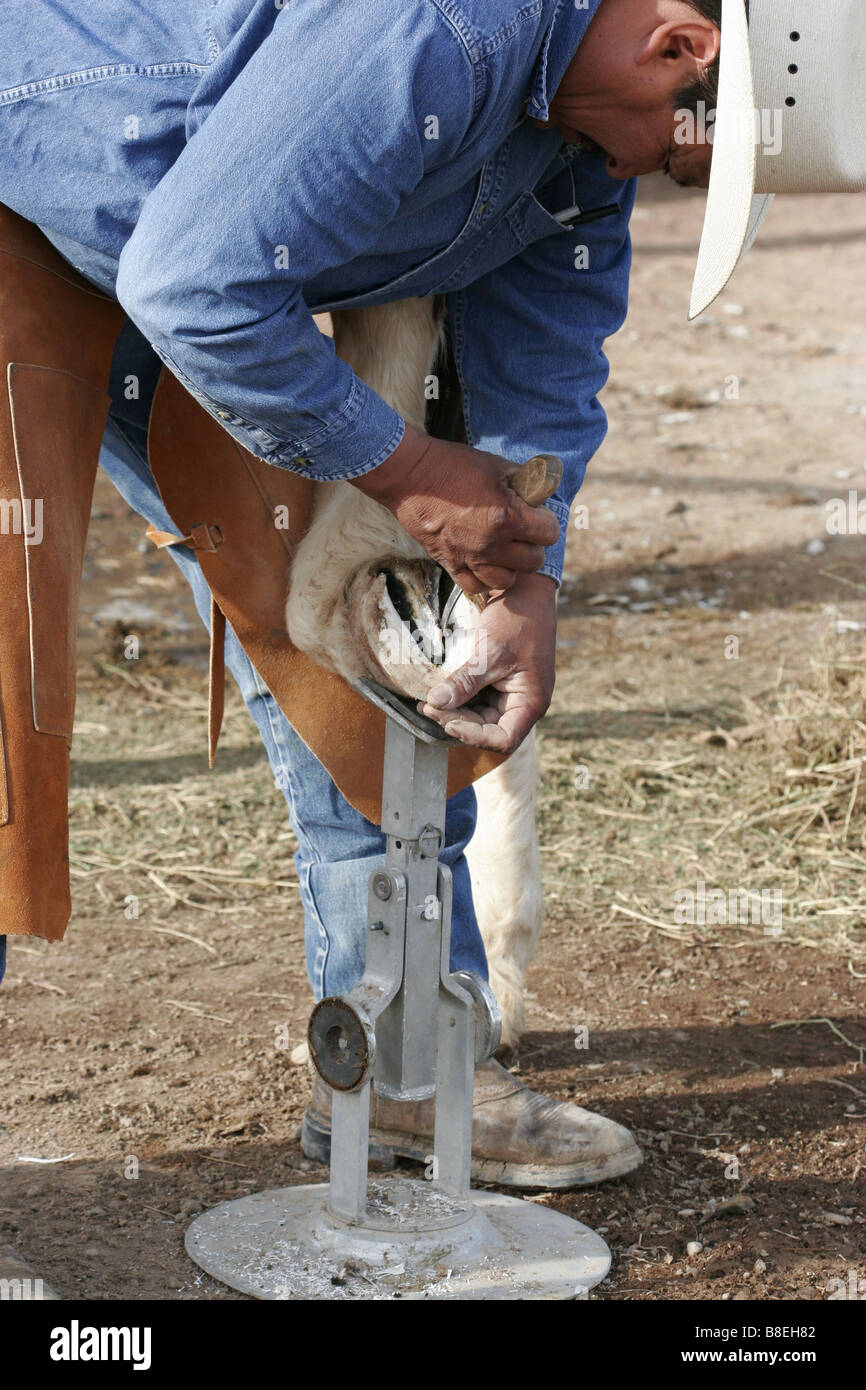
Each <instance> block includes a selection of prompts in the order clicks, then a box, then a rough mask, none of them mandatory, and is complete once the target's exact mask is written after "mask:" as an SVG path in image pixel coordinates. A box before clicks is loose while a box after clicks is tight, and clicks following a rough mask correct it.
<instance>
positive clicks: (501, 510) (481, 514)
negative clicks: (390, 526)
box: [352, 425, 559, 594]
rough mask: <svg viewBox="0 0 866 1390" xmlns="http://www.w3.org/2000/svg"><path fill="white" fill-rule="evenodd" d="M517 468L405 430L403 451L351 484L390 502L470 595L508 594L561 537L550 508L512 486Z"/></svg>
mask: <svg viewBox="0 0 866 1390" xmlns="http://www.w3.org/2000/svg"><path fill="white" fill-rule="evenodd" d="M514 472H516V465H515V464H513V463H508V462H507V460H506V459H502V458H499V457H498V456H497V455H496V454H486V453H483V452H482V451H481V450H480V449H471V448H469V447H468V445H466V444H450V443H447V442H446V441H444V440H441V439H433V438H431V437H430V436H428V435H425V434H422V433H421V431H420V430H416V429H413V428H412V426H410V425H407V426H406V434H405V436H404V438H403V440H402V441H401V443H400V445H399V446H398V448H397V449H396V450H395V451H394V453H393V454H391V456H390V458H387V459H386V460H385V462H384V463H382V464H380V465H379V467H378V468H374V469H372V470H371V471H370V472H369V473H365V474H364V475H363V476H362V477H360V478H353V479H352V482H353V483H354V485H355V487H357V488H359V489H360V491H361V492H364V493H366V495H367V496H368V497H372V498H374V499H375V500H376V501H377V502H381V503H383V505H384V506H386V507H387V508H388V510H389V511H391V512H393V514H394V516H395V517H396V518H397V520H398V521H399V523H400V525H401V526H402V527H403V529H404V530H405V531H408V532H409V535H410V536H412V537H413V538H414V539H415V540H416V541H418V542H419V543H420V544H421V545H423V547H424V549H425V550H426V551H427V554H428V555H430V556H431V557H432V559H434V560H437V561H438V562H439V564H440V565H442V567H443V568H444V569H446V570H447V571H448V573H449V574H450V575H451V577H452V579H454V580H455V581H456V582H457V583H458V584H459V585H460V587H461V589H463V591H464V593H467V594H478V593H486V592H488V591H490V590H504V589H509V588H510V587H511V585H512V584H513V583H514V582H515V580H516V578H517V576H518V575H521V574H524V575H525V574H531V573H533V572H534V571H535V570H537V569H539V568H540V567H541V565H543V564H544V547H545V546H546V545H553V544H554V542H555V541H556V540H558V538H559V522H558V521H557V520H556V517H555V516H554V515H553V513H552V512H549V511H548V510H547V508H546V507H538V508H535V507H530V506H527V504H526V503H525V502H524V501H522V500H521V498H519V497H518V496H517V494H516V493H515V492H513V491H512V490H511V488H510V487H509V486H508V478H509V477H510V475H511V474H512V473H514Z"/></svg>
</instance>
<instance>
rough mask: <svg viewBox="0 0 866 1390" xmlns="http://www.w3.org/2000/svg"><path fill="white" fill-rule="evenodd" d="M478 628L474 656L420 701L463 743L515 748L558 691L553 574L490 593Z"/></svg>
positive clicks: (505, 750) (431, 716)
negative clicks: (503, 590)
mask: <svg viewBox="0 0 866 1390" xmlns="http://www.w3.org/2000/svg"><path fill="white" fill-rule="evenodd" d="M474 636H475V650H474V655H473V657H472V658H471V659H470V660H469V661H468V662H467V663H466V664H465V665H464V666H461V667H460V669H459V670H457V671H455V672H454V674H453V675H451V676H449V677H448V679H447V680H444V681H443V682H442V683H441V684H440V685H437V686H434V688H433V689H432V690H431V691H430V694H429V695H428V697H427V703H426V704H424V703H422V704H419V706H418V708H419V710H420V711H421V713H422V714H426V715H427V717H428V718H429V719H435V721H436V723H437V724H441V725H442V726H443V727H444V729H445V730H446V732H447V733H449V734H452V735H453V736H454V738H459V739H460V741H461V742H462V743H469V744H472V745H474V746H475V747H477V748H492V749H494V750H495V751H496V752H498V753H513V752H514V749H515V748H517V746H518V744H520V743H522V742H523V740H524V739H525V738H526V735H527V734H528V733H529V731H530V729H531V728H532V726H533V724H535V723H536V721H537V720H539V719H540V718H541V716H542V715H543V714H544V713H545V711H546V710H547V707H548V705H549V704H550V698H551V696H552V694H553V684H554V678H555V672H554V664H555V655H556V585H555V584H554V582H553V580H552V579H550V578H548V576H547V575H544V574H531V575H530V574H527V575H521V576H520V577H519V578H518V579H516V580H515V582H514V584H513V585H512V587H511V588H510V589H508V590H507V592H505V593H502V594H497V595H496V596H494V597H493V598H492V599H491V600H490V603H489V604H488V605H487V607H486V608H485V609H484V612H483V613H482V615H481V621H480V624H479V626H478V628H477V630H476V632H475V634H474ZM482 691H483V694H480V698H478V699H475V702H474V704H473V705H472V707H471V708H467V702H468V701H472V700H473V699H474V697H476V696H479V692H482Z"/></svg>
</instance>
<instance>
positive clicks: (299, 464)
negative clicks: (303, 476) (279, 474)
mask: <svg viewBox="0 0 866 1390" xmlns="http://www.w3.org/2000/svg"><path fill="white" fill-rule="evenodd" d="M292 462H293V463H294V465H295V467H296V468H309V466H310V460H309V459H308V458H307V456H306V454H298V457H297V458H296V459H293V460H292Z"/></svg>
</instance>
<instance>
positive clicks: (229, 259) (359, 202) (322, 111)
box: [117, 0, 476, 479]
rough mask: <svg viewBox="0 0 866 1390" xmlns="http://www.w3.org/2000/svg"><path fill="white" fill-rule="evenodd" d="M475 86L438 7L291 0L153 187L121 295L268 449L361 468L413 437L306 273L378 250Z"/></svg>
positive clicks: (219, 414) (329, 471) (314, 473)
mask: <svg viewBox="0 0 866 1390" xmlns="http://www.w3.org/2000/svg"><path fill="white" fill-rule="evenodd" d="M473 84H474V75H473V70H472V65H471V63H470V61H469V59H468V57H467V55H466V51H465V48H464V46H463V44H462V43H461V41H460V40H459V38H458V37H457V36H456V35H455V33H454V31H453V29H452V28H451V26H450V25H448V24H447V23H446V22H445V20H444V19H443V16H442V13H441V11H440V10H439V8H438V7H437V6H434V5H421V6H419V5H406V4H405V3H403V0H351V3H339V4H337V5H336V6H335V4H334V0H306V3H304V4H303V5H290V6H288V7H286V8H284V9H281V11H280V13H279V15H278V16H277V19H276V21H275V24H274V26H273V29H272V32H271V34H270V35H269V36H268V38H267V39H266V40H265V41H264V43H263V44H262V45H261V46H260V47H259V48H258V49H257V50H256V51H255V53H254V54H253V56H252V57H251V59H250V60H249V62H248V63H247V64H246V66H245V67H244V68H243V69H242V70H241V72H240V73H239V74H238V76H237V77H236V78H235V79H234V81H233V82H232V83H231V85H230V86H229V87H228V89H227V90H226V92H225V93H224V95H223V96H222V97H221V98H220V100H219V101H217V103H216V104H215V106H214V107H213V109H212V111H211V112H210V114H209V115H208V116H207V117H206V119H205V120H204V122H203V124H202V125H201V127H200V128H199V129H198V130H197V131H196V132H195V133H194V134H193V136H192V138H191V139H190V140H189V142H188V143H187V145H186V146H185V148H184V150H183V151H182V153H181V154H180V156H179V158H178V159H177V161H176V163H175V164H174V165H173V166H172V168H171V169H170V170H169V172H168V173H167V174H166V175H165V176H164V178H163V179H162V180H161V182H160V183H159V184H158V185H157V186H156V188H155V189H154V190H153V191H152V192H151V194H150V195H149V196H148V198H147V199H146V201H145V203H144V206H143V209H142V213H141V217H140V219H139V221H138V223H137V226H136V230H135V232H134V233H133V235H132V237H131V238H130V240H129V241H128V242H127V244H126V246H125V248H124V250H123V253H122V255H121V258H120V273H119V278H118V282H117V295H118V298H119V300H120V302H121V304H122V305H123V307H124V308H125V309H126V311H127V313H128V314H129V316H130V318H131V319H132V320H133V322H134V323H135V324H136V325H137V326H138V327H139V328H140V329H141V331H142V332H143V333H145V334H146V335H147V338H148V340H149V342H150V343H152V345H153V347H154V349H155V351H156V352H157V353H158V355H159V356H160V357H161V358H162V360H163V362H165V363H166V365H167V366H168V367H169V368H170V369H171V370H172V371H173V372H174V373H175V375H176V376H178V377H179V378H180V380H181V381H182V382H183V383H184V385H185V386H186V387H187V388H188V389H189V390H190V391H191V392H192V394H193V395H194V396H195V397H196V398H197V399H198V400H199V401H200V402H201V404H202V405H203V406H204V407H205V408H206V409H207V410H208V411H209V412H210V413H211V414H212V415H214V416H215V418H217V419H218V420H219V421H220V423H221V424H222V425H223V426H224V427H225V428H226V429H227V430H228V431H229V432H230V433H231V434H233V435H234V436H235V438H237V439H238V440H239V441H240V442H241V443H242V444H244V446H245V447H246V448H248V449H250V450H251V451H252V452H253V453H255V454H258V455H259V456H260V457H262V458H265V459H267V460H268V462H270V463H275V464H280V465H283V466H286V467H289V468H292V469H299V470H303V471H304V473H305V474H306V476H308V477H312V478H319V479H335V478H353V477H357V476H359V475H361V474H363V473H366V472H368V471H369V470H370V469H372V468H375V467H377V466H378V464H380V463H381V462H382V461H383V460H384V459H385V458H387V457H388V455H389V454H391V453H392V452H393V450H394V449H395V448H396V447H397V445H398V444H399V442H400V440H401V439H402V437H403V432H404V428H405V425H404V421H403V418H402V416H401V415H399V414H398V413H397V412H396V411H395V410H393V409H392V408H391V407H390V406H389V405H387V404H386V403H385V402H384V401H383V400H382V398H381V397H380V396H378V395H377V394H376V393H375V392H374V391H372V390H371V389H370V388H369V387H367V386H366V385H365V384H364V383H363V382H361V381H360V379H359V378H358V377H356V376H355V374H354V373H353V372H352V370H351V368H349V367H348V366H347V365H346V364H345V363H343V362H341V361H340V359H339V358H338V357H336V355H335V353H334V348H333V343H332V342H331V341H330V340H329V339H327V338H325V337H323V335H322V334H321V333H320V332H319V331H318V329H317V328H316V325H315V324H314V322H313V319H312V316H311V314H310V311H309V310H308V308H307V306H306V304H305V303H304V299H303V295H302V286H303V285H304V284H305V283H306V282H307V281H309V280H311V279H312V278H314V277H315V276H316V275H317V274H320V273H322V272H323V271H325V270H327V269H329V268H332V267H334V266H341V265H345V264H347V263H349V262H351V261H352V260H354V259H355V258H356V257H358V256H361V255H363V254H364V253H365V252H366V251H367V250H369V249H370V248H371V247H372V246H373V245H374V243H375V240H376V237H377V234H378V232H379V230H380V229H381V228H382V227H383V226H384V225H386V224H387V223H388V222H389V221H390V220H391V219H392V218H393V216H394V214H395V212H396V210H397V209H398V207H399V206H400V203H401V200H402V199H404V198H405V197H406V195H407V194H408V193H410V192H411V190H412V189H413V188H415V187H416V185H417V184H418V183H419V182H420V180H421V179H422V177H423V175H424V174H425V172H426V171H427V170H428V169H429V168H431V167H435V166H436V165H437V164H439V163H440V162H444V161H447V160H449V159H450V158H451V157H452V156H453V154H454V153H455V151H456V150H457V148H458V147H459V146H460V144H461V141H462V140H463V138H464V136H465V133H466V130H467V128H468V127H469V125H470V123H471V121H472V117H473V110H474V105H475V101H476V92H475V88H474V85H473ZM431 112H433V113H437V117H438V121H439V127H438V132H437V135H438V138H436V139H430V138H428V135H429V126H428V127H425V122H426V121H427V118H428V115H429V113H431Z"/></svg>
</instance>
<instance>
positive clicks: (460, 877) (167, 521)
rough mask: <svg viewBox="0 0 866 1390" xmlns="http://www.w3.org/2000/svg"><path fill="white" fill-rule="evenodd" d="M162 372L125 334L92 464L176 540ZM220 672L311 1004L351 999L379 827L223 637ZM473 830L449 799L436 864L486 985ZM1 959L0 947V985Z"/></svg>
mask: <svg viewBox="0 0 866 1390" xmlns="http://www.w3.org/2000/svg"><path fill="white" fill-rule="evenodd" d="M159 369H160V363H159V360H158V359H157V357H156V355H155V354H154V353H153V352H152V351H151V350H150V348H149V347H148V344H147V342H146V341H145V339H144V338H142V336H141V334H139V333H138V332H137V330H135V329H134V328H133V327H132V325H131V324H127V326H126V327H125V328H124V330H123V332H122V333H121V335H120V339H119V340H118V346H117V349H116V351H115V356H114V363H113V366H112V376H111V384H110V393H111V396H112V408H111V412H110V414H109V419H108V425H107V428H106V431H105V437H104V439H103V444H102V452H101V454H100V459H99V461H100V463H101V465H102V467H103V468H104V469H105V471H106V473H107V474H108V476H109V477H110V479H111V481H112V482H113V483H114V485H115V487H116V488H117V490H118V492H119V493H120V494H121V495H122V496H123V497H124V498H125V499H126V501H127V502H128V503H129V505H130V506H131V507H132V508H133V509H134V510H135V511H136V512H138V513H139V514H140V515H141V516H143V517H145V518H146V520H147V521H149V522H151V523H152V524H153V525H154V526H156V527H157V528H158V529H159V530H161V531H172V532H174V533H175V534H178V531H177V527H176V526H175V525H174V523H173V522H172V520H171V518H170V517H169V515H168V513H167V511H166V510H165V507H164V506H163V503H162V499H161V498H160V495H159V491H158V489H157V486H156V482H155V481H154V477H153V474H152V473H151V471H150V467H149V465H148V463H147V448H146V428H147V418H148V416H149V413H150V403H151V400H152V396H153V390H154V388H155V385H156V378H157V376H158V374H159ZM130 375H134V376H136V377H137V378H138V382H139V392H140V394H139V399H138V400H136V401H127V400H126V399H125V395H124V382H125V381H126V380H127V379H128V377H129V376H130ZM169 554H170V555H171V557H172V559H173V560H174V561H175V563H176V564H177V565H178V566H179V568H180V570H181V573H182V574H183V576H184V578H185V579H186V580H187V582H188V584H189V586H190V588H191V589H192V593H193V598H194V600H195V605H196V608H197V609H198V611H199V614H200V615H201V619H202V621H203V622H204V624H205V626H207V625H208V622H209V618H210V590H209V589H208V586H207V583H206V581H205V578H204V576H203V574H202V572H201V569H200V568H199V564H198V561H197V559H196V558H195V554H194V552H193V551H192V550H190V549H188V547H186V546H172V547H171V548H170V550H169ZM226 666H227V667H228V669H229V670H230V671H231V673H232V675H233V676H234V678H235V680H236V682H237V684H238V688H239V689H240V692H241V695H242V696H243V699H244V702H245V704H246V706H247V709H248V710H249V712H250V714H251V715H252V717H253V719H254V721H255V723H256V726H257V728H258V731H259V733H260V735H261V738H262V742H263V744H264V746H265V751H266V752H267V755H268V761H269V762H270V765H271V770H272V771H273V774H274V781H275V783H276V786H277V787H278V788H279V790H280V791H282V793H283V795H284V796H285V798H286V803H287V805H288V808H289V819H290V821H291V824H292V828H293V830H294V832H295V835H296V837H297V840H298V851H297V854H296V855H295V864H296V866H297V870H298V878H299V881H300V891H301V901H302V903H303V908H304V927H305V942H306V957H307V973H308V975H309V977H310V983H311V985H312V987H313V992H314V994H315V996H316V998H317V999H320V998H321V997H322V996H323V995H326V994H341V993H343V992H344V991H345V990H348V989H351V988H352V986H353V985H354V984H356V983H357V981H358V980H359V979H360V977H361V975H362V974H363V970H364V944H365V937H366V925H367V884H368V881H369V877H370V874H371V873H372V871H373V870H374V869H376V868H378V867H379V866H380V865H381V863H382V858H383V854H384V849H385V838H384V836H383V834H382V832H381V830H380V829H379V827H378V826H376V825H373V824H372V822H371V821H368V820H366V819H365V817H364V816H362V815H361V814H360V812H359V811H356V810H355V809H354V807H352V806H350V805H349V803H348V801H346V799H345V797H343V796H341V794H340V792H339V791H338V790H337V788H336V786H335V785H334V783H333V781H332V780H331V778H330V776H329V775H328V773H327V772H326V771H325V769H324V767H323V766H322V764H321V763H320V762H319V760H318V758H316V757H314V756H313V754H312V753H311V752H310V750H309V748H307V746H306V744H305V743H304V742H303V741H302V740H301V739H300V738H299V737H298V735H297V734H296V733H295V731H294V729H293V728H292V726H291V725H290V724H289V722H288V720H287V719H286V717H285V715H284V714H283V713H282V711H281V710H280V708H279V706H278V705H277V702H276V700H275V699H274V697H273V696H272V695H271V693H270V691H269V690H268V688H267V686H266V685H265V683H264V681H263V680H262V678H261V676H260V675H259V674H258V672H257V671H256V670H255V668H254V667H253V665H252V662H251V661H250V660H249V657H247V655H246V654H245V652H244V650H243V648H242V647H241V645H240V643H239V642H238V639H237V637H236V636H235V634H234V632H232V630H231V628H229V629H228V631H227V633H226ZM474 828H475V793H474V791H473V790H472V788H471V787H467V788H466V789H465V790H464V791H462V792H459V793H458V795H457V796H453V797H451V799H450V800H449V802H448V809H447V816H446V821H445V848H444V850H443V853H442V858H443V860H444V862H445V863H446V864H448V865H449V866H450V868H451V872H452V874H453V876H454V909H453V918H452V925H451V966H452V969H453V970H475V971H477V972H478V973H479V974H481V975H483V976H484V977H485V978H486V977H487V962H486V958H485V955H484V946H483V943H482V941H481V934H480V932H479V930H478V923H477V920H476V917H475V909H474V907H473V905H472V891H471V887H470V882H469V869H468V866H467V863H466V859H465V856H464V850H465V848H466V845H467V843H468V841H469V839H470V838H471V835H472V832H473V830H474ZM4 957H5V950H4V949H3V938H2V937H0V979H2V966H3V961H4Z"/></svg>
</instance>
